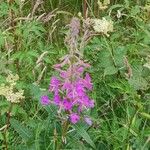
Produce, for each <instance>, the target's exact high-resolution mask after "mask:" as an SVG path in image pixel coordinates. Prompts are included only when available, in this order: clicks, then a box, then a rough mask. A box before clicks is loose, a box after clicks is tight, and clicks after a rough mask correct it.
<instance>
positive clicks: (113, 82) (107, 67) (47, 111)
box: [0, 0, 150, 150]
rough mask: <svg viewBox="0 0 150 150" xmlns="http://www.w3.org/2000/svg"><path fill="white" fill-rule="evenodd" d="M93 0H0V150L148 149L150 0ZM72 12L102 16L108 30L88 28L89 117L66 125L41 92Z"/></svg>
mask: <svg viewBox="0 0 150 150" xmlns="http://www.w3.org/2000/svg"><path fill="white" fill-rule="evenodd" d="M100 1H101V0H100ZM100 1H98V3H97V0H85V1H84V0H83V1H81V0H7V1H6V0H1V1H0V95H1V96H0V149H5V150H55V149H56V150H59V149H70V150H80V149H81V150H92V149H95V150H148V149H149V148H150V144H149V143H150V122H149V121H150V114H149V113H150V112H149V110H150V0H110V1H109V0H104V1H101V2H100ZM86 2H87V3H86ZM73 17H78V18H79V19H80V22H82V21H83V20H85V19H86V18H92V19H95V18H97V19H102V18H103V17H105V18H106V19H108V20H111V22H113V31H111V32H108V34H107V33H95V34H94V35H93V36H92V37H91V38H89V39H88V42H87V43H86V45H85V46H84V48H82V53H83V59H84V60H86V62H88V63H89V64H90V65H91V67H90V68H88V69H86V72H88V73H89V74H90V76H91V78H92V82H93V90H92V91H91V92H90V93H89V95H90V97H91V98H92V99H94V101H95V106H94V108H92V109H90V110H89V111H88V112H87V113H88V116H90V118H91V119H92V122H93V123H92V125H88V124H86V123H85V122H83V121H79V122H78V123H76V124H72V123H70V122H69V123H68V122H67V123H68V126H67V128H66V126H65V124H64V123H63V121H62V120H61V118H59V116H58V114H57V107H55V106H54V105H48V106H43V105H42V104H41V102H40V98H41V96H42V95H45V94H46V95H47V94H48V95H49V97H50V98H51V99H52V94H51V93H50V92H48V86H49V82H50V79H51V77H52V76H53V75H57V74H58V73H57V72H56V71H55V70H54V67H53V65H55V64H59V63H60V61H61V60H60V58H62V57H63V56H65V55H66V54H68V53H69V48H68V47H69V45H68V46H66V42H64V41H65V37H66V35H67V34H68V30H69V28H68V24H69V23H70V21H71V19H72V18H73ZM82 23H83V22H82ZM82 23H81V24H82ZM91 30H93V28H92V29H91ZM83 31H84V30H83ZM78 38H79V40H78V41H82V39H83V32H82V31H81V33H80V35H79V37H78ZM7 76H8V77H7ZM16 82H17V83H16ZM13 92H14V93H13ZM14 97H15V98H14ZM13 98H14V99H15V100H16V99H17V100H18V101H16V102H14V101H15V100H14V99H13ZM13 100H14V101H13ZM62 116H63V115H62ZM64 133H65V134H64Z"/></svg>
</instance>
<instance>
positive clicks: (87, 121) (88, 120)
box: [84, 117, 92, 126]
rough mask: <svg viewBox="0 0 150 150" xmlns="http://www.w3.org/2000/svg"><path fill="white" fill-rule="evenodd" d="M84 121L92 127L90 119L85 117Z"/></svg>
mask: <svg viewBox="0 0 150 150" xmlns="http://www.w3.org/2000/svg"><path fill="white" fill-rule="evenodd" d="M84 121H85V122H86V123H87V124H88V125H90V126H91V125H92V120H91V118H89V117H85V118H84Z"/></svg>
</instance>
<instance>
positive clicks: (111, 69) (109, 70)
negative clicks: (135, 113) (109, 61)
mask: <svg viewBox="0 0 150 150" xmlns="http://www.w3.org/2000/svg"><path fill="white" fill-rule="evenodd" d="M117 72H118V69H117V68H115V67H114V66H110V67H107V68H105V69H104V76H105V75H113V74H116V73H117Z"/></svg>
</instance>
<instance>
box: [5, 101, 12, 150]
mask: <svg viewBox="0 0 150 150" xmlns="http://www.w3.org/2000/svg"><path fill="white" fill-rule="evenodd" d="M12 107H13V103H11V104H10V107H9V110H8V113H7V114H6V117H7V119H6V128H5V129H4V145H5V150H8V142H7V131H8V128H9V126H10V117H11V111H12Z"/></svg>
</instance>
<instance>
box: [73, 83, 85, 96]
mask: <svg viewBox="0 0 150 150" xmlns="http://www.w3.org/2000/svg"><path fill="white" fill-rule="evenodd" d="M75 88H76V92H77V94H78V96H84V87H83V85H82V84H81V83H79V82H77V83H76V85H75Z"/></svg>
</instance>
